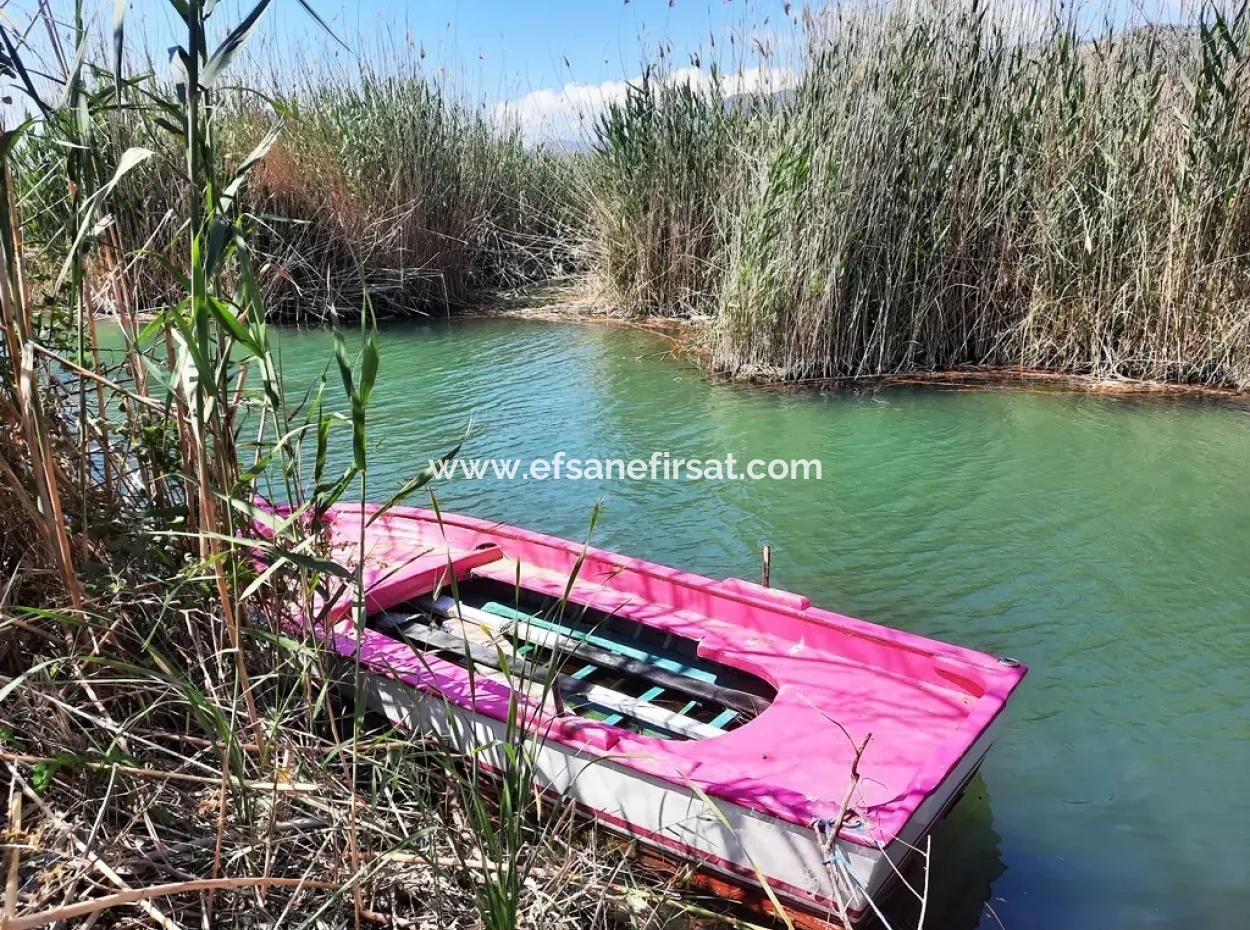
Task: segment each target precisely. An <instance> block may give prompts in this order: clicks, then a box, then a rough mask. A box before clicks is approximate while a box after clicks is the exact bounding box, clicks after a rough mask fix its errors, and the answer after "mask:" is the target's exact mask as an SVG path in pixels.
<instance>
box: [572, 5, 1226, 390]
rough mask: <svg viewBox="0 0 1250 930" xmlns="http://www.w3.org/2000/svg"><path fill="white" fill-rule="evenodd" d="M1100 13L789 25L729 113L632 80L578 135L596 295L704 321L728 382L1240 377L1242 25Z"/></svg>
mask: <svg viewBox="0 0 1250 930" xmlns="http://www.w3.org/2000/svg"><path fill="white" fill-rule="evenodd" d="M1117 10H1118V8H1117ZM1117 10H1113V9H1112V8H1111V7H1110V6H1105V5H1100V4H1097V3H1094V4H1087V5H1085V6H1080V5H1077V6H1075V7H1073V6H1070V5H1064V6H1059V5H1056V6H1054V7H1051V8H1049V10H1048V9H1047V8H1045V7H1040V8H1039V6H1038V5H1036V4H1024V3H1022V4H1013V3H1002V4H998V3H974V2H965V0H926V2H920V3H910V2H909V3H901V2H900V3H887V4H883V5H866V6H861V5H853V4H852V5H836V6H832V7H830V8H828V9H826V10H824V11H821V12H809V13H808V14H807V15H806V17H805V20H804V22H803V25H802V27H801V28H802V30H803V35H804V42H805V48H806V51H805V54H804V64H803V68H802V79H801V82H800V83H799V85H798V86H797V88H795V89H794V91H793V92H792V93H787V94H784V95H773V96H772V97H770V98H768V99H766V100H763V101H758V102H757V105H756V106H755V107H754V109H755V110H756V111H757V112H758V111H763V112H762V116H760V117H757V118H753V119H738V118H735V115H734V114H733V113H732V112H728V111H727V110H726V108H725V107H724V106H723V101H719V100H717V98H716V95H715V94H711V95H705V99H704V101H703V103H702V104H701V105H691V104H689V103H686V102H684V101H683V99H682V95H680V94H677V93H675V92H673V91H672V89H671V88H669V87H666V86H665V85H663V84H662V83H658V82H644V83H642V84H641V85H640V86H639V87H638V88H637V89H636V90H635V91H634V92H633V93H632V94H631V96H630V98H629V100H628V101H627V102H626V103H625V104H624V105H622V106H618V107H614V108H612V109H611V110H610V111H609V114H608V116H607V117H605V119H604V120H603V121H602V123H601V127H600V130H599V137H598V138H599V154H600V158H599V162H600V165H601V167H602V168H603V169H604V171H605V173H606V175H607V179H606V180H603V181H601V182H600V184H599V186H598V196H599V198H600V203H601V205H602V207H603V212H604V213H605V214H606V215H608V216H610V217H613V218H617V217H620V218H624V219H623V220H622V221H621V222H618V223H615V224H614V223H611V222H606V223H605V222H598V223H596V224H595V226H594V230H595V243H596V246H597V250H598V251H597V253H596V254H597V255H598V256H599V258H598V266H597V267H598V272H599V276H600V279H601V280H602V281H604V282H606V284H607V289H608V292H609V293H610V294H613V295H615V298H616V300H617V301H618V303H619V304H620V305H621V306H622V307H624V308H625V309H626V310H628V311H630V312H634V313H639V312H660V313H668V314H679V315H685V314H688V313H690V312H691V308H692V307H694V308H697V310H696V312H702V313H704V314H706V315H708V316H710V317H714V319H715V322H714V324H713V327H712V332H711V337H710V339H709V343H710V346H709V348H710V357H711V359H712V364H713V366H714V367H715V368H717V369H719V370H721V371H725V372H728V373H731V374H735V375H739V376H747V377H755V378H762V379H767V380H773V379H779V380H803V379H821V378H841V377H870V376H877V375H884V374H890V373H897V372H911V371H925V370H942V369H950V368H957V367H961V366H969V365H992V366H1024V367H1027V368H1041V369H1049V370H1055V371H1063V372H1072V373H1078V374H1090V375H1095V376H1100V377H1115V376H1122V377H1133V378H1144V379H1158V380H1172V381H1185V382H1193V383H1199V384H1221V385H1231V386H1235V387H1245V386H1246V385H1247V384H1250V292H1248V291H1247V281H1250V278H1248V277H1247V270H1248V269H1250V239H1248V238H1247V230H1248V229H1250V227H1248V226H1247V220H1248V217H1250V214H1248V212H1247V201H1246V196H1245V184H1244V181H1245V179H1246V175H1247V170H1248V168H1250V163H1248V162H1247V149H1246V146H1245V144H1244V140H1245V138H1246V134H1247V128H1250V127H1248V126H1247V119H1248V112H1250V109H1248V107H1250V83H1248V80H1250V78H1248V76H1247V71H1246V64H1245V62H1246V60H1247V52H1248V51H1250V46H1248V39H1250V15H1248V14H1247V9H1246V5H1245V4H1244V3H1228V4H1214V5H1211V4H1204V5H1201V6H1195V7H1193V8H1190V9H1188V10H1186V11H1184V12H1183V13H1182V14H1181V17H1180V19H1179V21H1175V22H1169V24H1167V25H1151V24H1149V23H1146V22H1142V21H1137V22H1131V23H1128V24H1124V23H1123V22H1117V21H1116V20H1114V19H1113V18H1112V14H1113V13H1116V12H1117ZM1120 12H1122V11H1120ZM1109 23H1113V25H1109ZM674 239H675V240H676V241H678V242H679V243H680V244H681V245H680V246H679V247H677V248H674V247H673V245H672V244H671V240H674Z"/></svg>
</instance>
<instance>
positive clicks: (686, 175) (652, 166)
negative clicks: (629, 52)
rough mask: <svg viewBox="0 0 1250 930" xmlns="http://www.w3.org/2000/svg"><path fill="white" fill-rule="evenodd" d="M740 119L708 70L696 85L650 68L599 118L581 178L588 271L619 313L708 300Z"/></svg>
mask: <svg viewBox="0 0 1250 930" xmlns="http://www.w3.org/2000/svg"><path fill="white" fill-rule="evenodd" d="M746 120H747V112H746V110H745V109H744V108H741V107H737V106H733V105H732V104H731V101H729V100H728V99H726V95H725V93H724V92H723V87H722V84H721V82H720V81H719V80H717V79H715V77H713V80H712V81H711V83H710V85H709V86H708V87H695V86H692V85H691V83H689V82H688V81H686V80H682V79H674V78H672V77H671V76H670V75H668V74H665V73H664V72H656V71H653V70H651V69H648V70H647V71H646V72H645V73H644V75H643V77H642V80H641V81H640V82H639V83H638V84H637V85H633V86H631V87H629V89H628V90H627V92H626V95H625V98H624V99H623V100H621V101H619V102H612V103H610V104H609V105H608V107H607V109H606V111H605V112H604V113H603V115H602V116H601V117H600V118H599V120H598V123H597V125H596V126H595V148H594V158H593V160H592V164H591V168H590V171H591V176H590V179H589V181H588V186H589V191H590V196H589V201H590V207H589V210H590V220H589V222H590V229H591V232H590V236H591V240H592V242H593V251H594V271H595V274H596V276H597V278H598V279H599V282H600V284H601V286H602V288H603V289H604V291H605V293H606V295H607V297H608V299H609V300H611V301H612V302H613V303H614V304H615V305H616V306H618V307H619V308H621V309H622V310H623V311H624V312H625V313H627V314H630V315H634V316H646V315H652V314H655V315H670V316H688V315H697V314H702V313H706V312H708V311H709V310H710V309H712V308H713V307H714V306H715V303H716V298H717V295H718V294H719V292H720V288H721V275H722V269H723V264H724V262H723V252H724V248H725V242H726V235H727V232H728V229H729V226H728V222H727V220H729V219H730V218H731V217H732V208H729V209H726V207H727V203H726V199H727V198H728V199H732V198H733V197H734V195H735V191H736V185H737V181H738V179H737V166H738V153H737V148H736V147H737V145H738V144H739V142H740V137H741V135H742V133H743V126H744V123H745V122H746Z"/></svg>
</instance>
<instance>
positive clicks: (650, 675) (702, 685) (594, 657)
mask: <svg viewBox="0 0 1250 930" xmlns="http://www.w3.org/2000/svg"><path fill="white" fill-rule="evenodd" d="M418 603H420V604H421V605H422V606H424V607H426V608H427V609H429V610H430V611H431V612H432V613H434V614H436V615H437V616H440V617H456V616H457V613H456V611H457V605H456V602H455V600H453V599H452V598H450V597H440V598H439V599H438V602H437V603H435V602H433V601H432V600H431V599H430V598H422V599H421V600H420V601H419V602H418ZM488 606H490V607H497V608H499V609H501V610H509V611H510V613H511V614H512V616H513V617H514V620H513V622H511V623H510V622H509V621H507V620H504V619H501V618H500V617H499V616H497V615H496V614H495V613H493V612H492V613H487V612H486V611H484V610H479V609H477V608H475V607H470V606H468V605H467V604H460V605H459V608H458V609H459V611H460V613H459V616H462V617H464V619H466V620H471V621H472V622H474V623H476V624H478V625H479V626H484V627H486V628H487V629H488V630H491V631H492V632H497V633H498V632H505V631H511V630H512V629H515V630H516V631H517V635H518V637H519V638H520V639H523V640H525V641H526V642H530V643H534V644H535V645H538V646H543V647H544V648H548V649H551V650H553V651H557V652H564V653H568V654H570V655H573V656H576V657H577V658H579V659H584V660H586V661H587V662H593V663H594V664H595V665H598V666H601V667H602V668H606V669H608V670H609V671H613V672H618V673H620V674H622V675H633V676H636V677H638V678H641V679H643V680H644V681H647V682H650V683H651V684H654V685H658V686H660V687H661V688H665V689H667V690H669V691H677V692H679V693H681V694H686V695H689V696H690V697H694V698H698V699H699V700H701V701H705V702H707V703H710V704H715V705H720V706H722V707H727V708H731V709H733V710H735V711H739V712H741V713H745V714H749V715H751V716H753V717H754V716H758V715H759V714H762V713H763V712H764V710H765V709H766V708H767V707H768V704H769V702H768V700H767V699H766V698H762V697H760V696H759V695H756V694H751V693H750V692H748V691H741V690H739V689H737V688H731V687H729V686H727V685H718V684H712V683H710V682H708V681H706V680H705V679H701V678H691V677H688V676H687V675H684V674H680V673H677V672H673V671H671V670H670V669H667V668H664V667H661V666H658V665H654V664H652V663H651V662H648V661H647V660H646V659H643V658H638V657H636V656H627V655H622V654H619V653H617V652H616V651H614V650H609V649H605V648H601V647H600V646H599V645H598V644H597V643H596V642H594V641H592V640H591V639H590V638H589V637H588V636H586V635H585V634H581V633H580V632H579V631H570V632H571V633H572V634H573V635H565V634H561V633H558V632H556V631H554V630H543V629H532V628H531V626H533V627H540V628H541V627H545V626H546V627H557V628H558V625H557V624H552V623H549V622H547V621H538V619H537V618H534V617H530V616H529V615H528V614H523V613H520V612H518V611H511V610H510V609H509V608H506V607H502V605H496V604H491V605H488ZM642 655H647V653H645V652H642Z"/></svg>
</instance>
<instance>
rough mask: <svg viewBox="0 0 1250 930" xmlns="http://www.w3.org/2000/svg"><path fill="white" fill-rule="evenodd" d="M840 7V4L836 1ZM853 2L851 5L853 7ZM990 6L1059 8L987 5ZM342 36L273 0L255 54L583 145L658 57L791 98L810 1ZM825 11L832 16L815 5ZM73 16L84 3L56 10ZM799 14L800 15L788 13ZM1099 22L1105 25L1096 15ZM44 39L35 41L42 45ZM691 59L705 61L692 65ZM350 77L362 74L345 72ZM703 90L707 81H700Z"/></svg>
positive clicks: (397, 22)
mask: <svg viewBox="0 0 1250 930" xmlns="http://www.w3.org/2000/svg"><path fill="white" fill-rule="evenodd" d="M254 2H255V0H221V2H220V4H219V6H218V9H217V11H216V12H215V13H214V15H213V20H214V21H215V22H216V23H217V29H218V30H219V34H224V32H225V31H226V30H227V29H228V28H229V27H230V26H231V25H233V24H234V23H236V22H237V21H238V20H239V19H240V18H241V16H242V15H243V13H244V11H246V10H250V9H251V7H252V4H253V3H254ZM835 2H836V0H835ZM842 2H853V0H842ZM984 2H988V3H989V4H990V5H991V7H993V6H995V5H998V6H1000V7H1004V8H1005V7H1006V6H1007V5H1008V4H1009V3H1010V4H1011V5H1012V6H1020V5H1029V4H1033V5H1034V6H1036V7H1038V8H1045V7H1046V6H1048V5H1049V0H984ZM1178 2H1180V0H1107V2H1100V0H1089V2H1087V3H1086V4H1085V5H1086V6H1087V7H1095V8H1099V9H1102V10H1106V9H1108V8H1109V9H1111V10H1112V11H1113V13H1115V14H1117V15H1116V18H1119V17H1122V16H1123V15H1124V14H1125V13H1126V12H1128V11H1129V10H1132V9H1142V8H1145V9H1148V10H1151V11H1152V12H1157V11H1158V9H1159V8H1160V7H1162V8H1164V16H1165V17H1167V18H1170V17H1169V16H1168V13H1169V12H1170V13H1171V14H1172V15H1174V13H1175V10H1174V9H1171V8H1173V7H1175V6H1176V5H1177V3H1178ZM37 3H38V0H9V2H8V3H7V4H6V5H5V6H4V7H3V8H2V9H3V12H0V17H8V18H9V20H10V22H18V23H21V22H23V21H24V20H26V19H28V18H29V14H30V11H31V10H32V9H33V8H34V7H35V6H36V4H37ZM84 3H85V9H86V10H87V11H88V15H90V16H93V17H94V18H95V21H96V23H97V24H98V26H99V27H101V28H102V29H104V30H109V29H111V23H112V19H113V5H114V0H84ZM310 3H311V4H312V6H313V7H314V8H315V9H316V10H317V11H318V13H320V15H321V16H322V17H323V18H324V19H325V20H326V21H327V22H328V23H329V24H330V26H331V27H332V28H333V30H334V31H335V33H336V34H337V35H339V36H341V37H342V38H343V39H344V40H345V41H346V43H347V44H348V46H349V47H350V49H351V51H350V52H346V51H344V50H343V49H341V48H339V47H337V46H336V44H335V43H334V41H333V40H332V39H331V38H330V37H329V36H327V35H326V34H325V33H324V32H323V31H322V30H321V29H320V27H318V26H317V25H316V24H315V22H313V20H312V19H311V18H310V17H309V16H308V15H307V13H305V12H304V10H303V9H302V8H301V7H300V5H299V3H298V2H296V0H273V2H272V3H271V5H270V7H269V9H268V10H267V11H266V13H265V17H264V19H263V20H262V22H261V24H260V27H259V28H258V30H257V32H256V34H255V36H254V38H253V39H252V40H251V44H250V46H249V51H250V53H251V54H252V55H253V57H254V59H255V61H256V62H258V63H263V66H264V67H266V68H270V69H277V70H282V69H287V68H292V69H293V68H294V66H295V64H296V63H297V61H298V60H300V59H302V60H303V62H304V63H306V64H307V63H311V64H312V65H314V66H315V67H317V68H319V69H323V70H324V71H326V72H327V73H329V74H331V75H333V73H334V72H335V71H337V70H339V69H341V68H343V67H344V65H346V64H350V62H349V61H348V59H350V57H351V55H354V54H359V55H361V56H363V57H365V58H367V59H368V60H370V61H371V62H372V63H374V64H375V65H378V66H381V67H385V66H386V64H387V63H388V62H392V61H393V60H395V59H397V58H403V59H405V60H407V61H409V62H411V61H413V60H417V59H418V58H419V56H420V55H421V54H422V53H424V56H425V57H424V58H421V59H420V61H421V67H422V69H423V70H425V71H426V72H427V73H431V74H437V75H439V76H443V77H445V78H446V80H448V81H449V82H450V83H451V84H452V85H453V86H454V87H455V88H456V89H457V90H458V91H460V92H461V93H463V94H464V95H465V96H466V97H467V98H469V99H472V100H474V101H480V102H481V103H483V105H485V106H486V107H487V108H489V109H490V110H491V111H492V112H493V113H494V114H495V115H496V116H497V117H499V118H507V119H511V120H514V121H516V122H519V123H520V124H521V125H522V126H523V128H525V129H526V130H527V132H528V133H529V134H530V135H531V136H532V137H534V138H572V137H574V136H576V134H577V124H578V115H579V114H588V113H593V111H594V110H595V109H596V107H597V105H599V104H600V103H601V101H602V100H604V99H612V98H613V97H617V96H619V95H620V94H622V93H623V88H624V86H625V85H624V82H625V81H628V80H631V79H634V78H636V77H637V76H638V75H639V73H640V72H641V70H642V64H643V62H646V61H652V60H654V59H655V57H656V53H657V50H658V49H660V48H663V49H665V50H666V51H667V52H668V59H667V61H668V65H669V67H670V68H671V69H678V68H687V69H690V68H691V65H692V61H695V60H697V61H698V62H699V64H700V65H701V66H702V67H703V68H704V70H705V71H706V68H707V66H708V65H709V64H710V63H711V62H713V61H715V62H717V63H718V64H720V66H721V67H722V69H723V70H725V71H729V72H734V71H738V72H743V74H742V76H741V78H740V84H739V86H738V87H737V88H736V89H737V90H749V89H759V88H760V87H761V86H766V87H767V88H779V87H783V86H786V85H787V84H788V83H790V82H792V80H793V78H794V75H795V73H796V70H795V69H796V68H797V67H798V62H797V60H796V59H797V55H796V51H797V49H798V47H799V39H798V38H797V36H798V29H797V27H796V22H797V20H798V19H799V17H800V15H801V10H802V6H803V4H802V2H800V0H795V2H794V3H792V4H789V3H785V2H784V0H529V2H522V0H515V2H507V0H443V2H436V0H410V2H403V0H359V2H348V0H310ZM814 5H815V6H820V5H821V4H819V3H816V4H814ZM126 6H127V32H128V36H129V42H128V44H129V45H130V46H131V47H132V48H134V49H147V50H149V51H150V52H152V53H153V55H154V56H155V57H156V58H158V59H161V58H163V57H164V50H165V49H166V48H167V47H168V46H170V45H173V44H175V43H176V42H179V41H182V38H181V36H180V35H179V29H178V27H177V26H176V25H175V16H174V14H173V13H172V11H171V10H170V9H169V7H168V5H167V3H166V2H165V0H126ZM52 8H53V9H54V10H56V11H57V13H58V15H61V16H65V17H68V16H69V15H70V12H71V11H72V9H73V0H53V2H52ZM787 8H788V9H787ZM1096 18H1099V17H1096ZM39 35H40V34H39V31H38V30H36V32H35V33H34V34H33V39H32V41H34V42H36V43H38V42H39V41H40V37H39ZM692 56H696V57H694V58H692ZM346 70H348V72H349V73H350V71H351V70H354V69H352V68H348V69H346ZM695 77H696V78H698V77H699V76H698V75H695Z"/></svg>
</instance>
